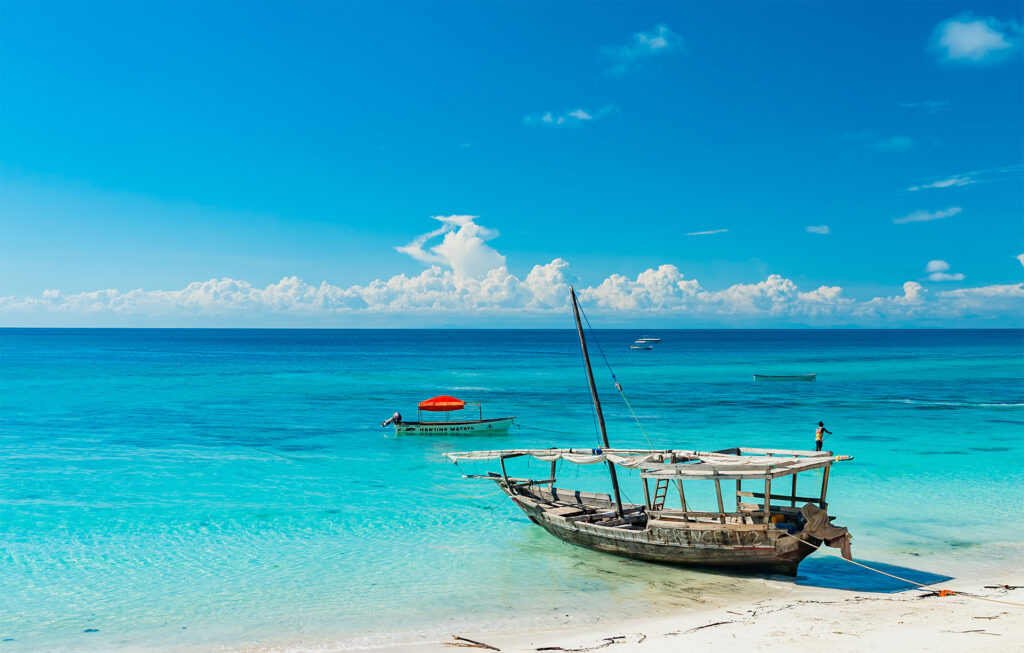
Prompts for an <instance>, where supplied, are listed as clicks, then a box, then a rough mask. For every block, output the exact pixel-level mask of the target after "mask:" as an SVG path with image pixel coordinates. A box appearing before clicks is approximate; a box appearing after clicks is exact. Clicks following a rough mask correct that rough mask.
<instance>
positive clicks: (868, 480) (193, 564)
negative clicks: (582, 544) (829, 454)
mask: <svg viewBox="0 0 1024 653" xmlns="http://www.w3.org/2000/svg"><path fill="white" fill-rule="evenodd" d="M639 335H641V333H640V332H639V331H628V332H627V331H610V330H598V331H597V332H596V334H592V340H591V343H590V344H591V354H592V360H593V363H594V370H595V376H596V378H597V382H598V386H599V390H600V392H601V396H602V399H603V401H604V407H605V415H606V417H607V420H608V425H609V436H610V438H611V441H612V444H613V445H614V446H622V447H625V446H634V447H644V446H648V445H647V441H646V439H645V438H644V436H643V434H642V433H641V431H640V429H639V428H638V427H637V425H636V423H635V422H634V421H633V419H632V417H631V416H630V415H629V412H628V411H627V409H626V406H625V404H624V403H623V402H622V400H621V399H620V398H619V396H618V393H617V392H616V391H615V389H614V386H613V382H612V380H611V377H610V374H609V372H608V369H607V367H606V366H605V363H604V359H603V356H602V351H603V353H604V354H605V355H606V356H607V359H608V361H609V362H610V364H611V366H612V367H613V368H614V371H615V374H616V375H617V378H618V380H619V381H620V382H621V383H622V385H623V388H624V390H625V392H626V394H627V396H628V397H629V400H630V401H631V402H632V405H633V407H634V408H635V410H636V411H637V414H638V416H639V418H640V420H641V422H642V423H643V425H644V428H645V429H646V430H647V434H648V435H649V437H650V439H651V441H652V442H653V444H654V445H655V446H657V447H659V448H667V447H674V448H686V449H704V450H707V449H719V448H725V447H730V446H735V445H744V446H773V447H779V448H797V449H805V448H812V447H813V441H814V428H815V426H816V425H817V422H818V421H819V420H823V421H824V422H825V425H826V427H827V428H828V429H829V430H830V431H832V432H833V435H832V436H830V437H829V439H828V440H827V441H826V447H825V448H826V449H831V450H833V451H835V452H836V453H837V454H847V455H851V456H854V460H853V461H850V462H846V463H840V464H837V465H836V466H835V468H834V469H833V474H832V478H831V481H830V485H829V503H830V512H831V513H832V514H834V515H836V523H837V524H839V525H843V526H848V527H849V528H850V530H851V532H852V533H853V535H854V541H853V551H854V555H855V557H856V558H857V559H859V560H864V561H866V562H869V563H872V564H875V563H877V564H879V565H891V567H885V568H887V569H893V568H899V569H900V575H904V574H914V576H913V577H914V578H919V579H921V580H924V581H931V580H933V579H938V578H942V577H945V576H970V577H989V576H996V575H998V574H1001V573H1004V572H1005V571H1008V570H1017V571H1019V570H1020V569H1021V568H1022V567H1024V544H1022V538H1021V533H1022V532H1024V519H1022V517H1021V515H1022V512H1021V501H1022V499H1024V470H1022V467H1021V464H1020V461H1021V460H1022V459H1024V331H1019V330H1006V331H951V330H950V331H948V330H922V331H910V330H900V331H861V330H854V331H847V330H821V331H817V330H787V331H735V330H723V331H657V332H650V335H654V336H658V337H661V338H662V339H663V341H662V343H660V344H659V345H657V346H655V348H654V349H653V350H651V351H631V350H630V349H629V348H628V345H629V343H631V342H632V340H633V339H634V338H636V337H638V336H639ZM807 372H814V373H817V374H818V379H817V381H815V382H812V383H755V382H754V381H753V379H752V375H753V374H754V373H763V374H793V373H807ZM438 394H452V395H455V396H457V397H459V398H462V399H464V400H466V401H480V402H483V410H484V416H485V417H487V416H491V417H499V416H505V415H515V416H516V417H517V422H518V423H519V424H520V425H521V427H514V428H513V429H512V430H511V431H510V432H509V434H508V435H507V436H504V435H503V436H486V437H484V436H475V437H473V436H461V437H449V438H443V439H442V438H436V437H415V436H401V437H396V436H395V433H394V430H393V429H390V428H388V429H382V428H380V427H379V423H380V422H381V421H382V420H383V419H385V418H386V417H388V416H390V415H391V414H392V413H393V412H394V411H396V410H398V411H401V412H402V413H403V415H404V416H405V417H406V419H410V418H413V417H414V416H415V412H416V411H415V407H416V404H417V402H419V401H420V400H422V399H426V398H428V397H431V396H434V395H438ZM525 446H540V447H549V446H578V447H594V446H598V436H597V434H596V431H595V428H594V421H593V416H592V410H591V404H590V397H589V392H588V389H587V385H586V379H585V376H584V371H583V367H582V365H581V359H580V354H579V348H578V342H577V340H576V334H575V332H574V331H572V330H569V329H567V330H548V331H539V330H515V331H490V330H479V331H468V330H467V331H460V330H436V331H417V330H387V331H385V330H309V331H305V330H103V329H95V330H74V329H63V330H45V329H4V330H0V447H2V448H0V453H2V456H0V564H2V569H0V639H2V640H4V641H3V642H2V645H0V651H7V650H9V651H37V650H118V649H132V650H146V649H160V650H163V649H173V648H182V649H187V648H191V647H194V648H197V649H210V648H218V647H224V648H234V647H242V646H256V647H258V646H267V647H269V646H281V647H285V648H287V646H289V645H293V644H302V645H310V646H312V645H325V646H333V647H335V648H346V647H359V646H368V645H379V644H386V643H389V642H396V641H411V640H415V638H416V637H422V636H437V637H445V636H447V635H449V634H451V633H455V632H465V629H470V630H471V631H472V632H483V631H486V630H501V629H507V628H513V627H514V628H528V627H539V626H552V625H557V624H564V623H585V622H588V621H592V620H596V619H598V618H599V616H600V615H602V614H607V613H609V612H612V613H614V614H618V615H622V616H630V615H639V614H651V613H653V612H658V613H663V612H666V611H684V610H692V609H696V608H697V607H699V606H702V605H706V604H707V603H708V602H711V601H715V600H725V599H728V597H729V596H732V595H736V594H739V593H742V594H743V595H744V596H745V597H746V598H750V596H751V593H757V592H771V591H776V590H777V589H778V587H780V586H785V585H786V584H794V583H795V584H804V585H822V586H829V587H848V588H852V589H858V590H864V591H895V590H899V589H903V588H904V586H903V585H902V584H900V583H898V582H896V581H893V580H891V579H886V578H884V577H880V576H879V577H872V575H870V574H865V573H863V572H861V571H860V570H857V569H856V568H854V567H852V566H848V565H845V564H844V563H842V562H841V561H838V560H837V559H835V558H833V557H830V556H828V555H826V554H824V553H816V554H815V555H813V556H811V557H810V558H808V560H807V561H806V562H805V563H804V565H803V566H802V567H801V573H800V575H799V576H798V577H797V578H796V579H782V578H772V579H768V580H765V579H764V578H759V577H753V578H751V577H736V576H728V575H722V574H714V573H707V572H698V571H692V570H685V569H674V568H669V567H663V566H657V565H649V564H646V563H639V562H633V561H628V560H622V559H619V558H615V557H612V556H607V555H604V554H599V553H594V552H590V551H585V550H582V549H578V548H574V547H571V546H569V545H566V544H563V543H561V542H560V541H558V540H556V539H554V538H552V537H551V536H549V535H548V534H546V533H544V532H543V531H542V530H541V529H540V528H538V527H536V526H533V525H532V524H530V522H529V521H528V520H527V519H525V518H524V517H523V516H522V515H521V514H520V513H519V512H518V510H517V509H516V508H515V507H514V506H513V505H512V504H511V502H509V501H508V500H507V499H506V498H505V497H503V496H502V495H499V494H496V493H495V491H496V488H495V486H494V485H493V484H491V483H489V482H487V481H473V480H465V479H462V478H461V474H462V473H463V472H465V473H470V472H475V473H479V472H482V471H485V470H487V469H493V466H491V465H489V464H486V463H474V464H469V465H467V464H465V463H464V464H462V467H461V469H460V468H459V467H456V466H455V465H453V464H451V463H449V462H446V460H445V459H444V458H443V457H442V453H443V452H446V451H459V450H471V449H495V448H514V447H525ZM515 464H516V465H517V467H515V468H514V469H511V470H510V471H521V472H524V473H525V472H530V473H534V474H536V475H537V477H546V474H547V465H546V464H545V463H538V462H534V463H533V464H532V465H529V463H527V462H525V461H516V463H515ZM558 476H559V485H562V486H568V487H573V486H576V487H581V488H584V489H594V490H600V491H607V489H608V488H607V483H606V480H605V478H604V476H603V473H602V469H601V468H600V466H594V467H587V468H575V467H573V466H570V465H565V466H563V467H562V468H560V469H559V472H558ZM622 485H623V490H624V493H625V495H626V498H628V499H630V500H633V501H641V500H642V492H641V490H640V486H639V484H638V482H637V481H636V479H635V477H632V476H631V475H630V474H628V473H627V474H624V478H623V479H622Z"/></svg>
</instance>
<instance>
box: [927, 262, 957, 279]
mask: <svg viewBox="0 0 1024 653" xmlns="http://www.w3.org/2000/svg"><path fill="white" fill-rule="evenodd" d="M948 270H949V263H947V262H945V261H941V260H938V259H936V260H932V261H928V265H926V266H925V268H924V271H925V272H927V273H929V274H928V280H929V281H963V279H964V275H963V274H962V273H960V272H956V273H951V272H948Z"/></svg>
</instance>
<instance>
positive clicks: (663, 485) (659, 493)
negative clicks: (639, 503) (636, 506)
mask: <svg viewBox="0 0 1024 653" xmlns="http://www.w3.org/2000/svg"><path fill="white" fill-rule="evenodd" d="M666 496H668V479H667V478H659V479H658V483H657V485H655V486H654V500H653V501H651V510H664V509H665V497H666Z"/></svg>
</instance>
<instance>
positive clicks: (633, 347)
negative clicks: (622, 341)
mask: <svg viewBox="0 0 1024 653" xmlns="http://www.w3.org/2000/svg"><path fill="white" fill-rule="evenodd" d="M637 342H640V341H639V340H637ZM629 348H630V349H654V348H653V347H651V346H650V345H630V346H629Z"/></svg>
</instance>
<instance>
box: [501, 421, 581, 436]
mask: <svg viewBox="0 0 1024 653" xmlns="http://www.w3.org/2000/svg"><path fill="white" fill-rule="evenodd" d="M516 426H517V427H518V428H521V429H529V430H531V431H544V432H545V433H558V434H559V435H579V434H578V433H573V432H571V431H556V430H554V429H542V428H540V427H539V426H523V425H522V424H518V423H517V424H516Z"/></svg>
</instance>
